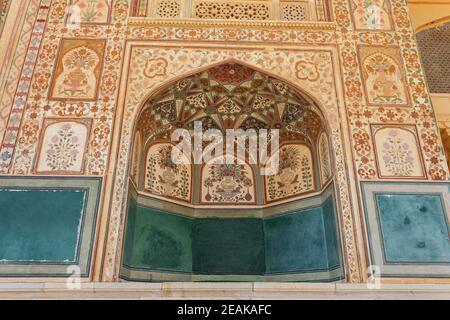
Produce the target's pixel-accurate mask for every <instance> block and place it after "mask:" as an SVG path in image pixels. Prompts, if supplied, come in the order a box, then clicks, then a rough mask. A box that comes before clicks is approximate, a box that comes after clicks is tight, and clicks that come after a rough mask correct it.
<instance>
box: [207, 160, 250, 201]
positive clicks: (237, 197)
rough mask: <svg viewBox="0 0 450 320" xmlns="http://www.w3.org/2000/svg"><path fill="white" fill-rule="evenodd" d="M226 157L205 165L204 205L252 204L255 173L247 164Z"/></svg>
mask: <svg viewBox="0 0 450 320" xmlns="http://www.w3.org/2000/svg"><path fill="white" fill-rule="evenodd" d="M228 160H229V162H230V164H228V163H226V159H225V156H224V157H222V158H216V159H213V160H211V162H209V163H208V164H205V165H204V166H203V168H202V173H201V197H200V201H201V202H202V203H239V204H252V203H255V202H256V199H255V194H256V192H255V190H256V186H255V173H254V172H253V168H252V167H251V166H250V165H249V164H247V163H242V164H240V163H238V162H237V160H236V159H232V161H230V159H228Z"/></svg>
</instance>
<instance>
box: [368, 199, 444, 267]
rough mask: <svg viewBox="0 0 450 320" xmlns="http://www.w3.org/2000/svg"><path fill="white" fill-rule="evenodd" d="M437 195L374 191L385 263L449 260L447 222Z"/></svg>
mask: <svg viewBox="0 0 450 320" xmlns="http://www.w3.org/2000/svg"><path fill="white" fill-rule="evenodd" d="M441 201H442V200H441V196H440V195H425V194H422V195H421V194H417V195H412V194H377V195H376V203H377V207H378V215H379V224H380V229H381V230H380V231H381V234H382V240H383V247H384V259H385V260H386V262H388V263H389V262H391V263H398V262H409V263H423V262H432V263H435V262H450V239H449V229H448V222H447V219H446V216H445V212H444V210H443V207H442V202H441Z"/></svg>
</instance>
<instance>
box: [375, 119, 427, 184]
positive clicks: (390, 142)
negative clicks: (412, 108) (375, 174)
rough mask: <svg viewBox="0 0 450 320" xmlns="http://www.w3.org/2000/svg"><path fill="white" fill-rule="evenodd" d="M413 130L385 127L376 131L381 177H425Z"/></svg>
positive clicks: (409, 128)
mask: <svg viewBox="0 0 450 320" xmlns="http://www.w3.org/2000/svg"><path fill="white" fill-rule="evenodd" d="M375 128H379V127H377V126H375ZM374 130H376V129H374ZM412 130H414V129H412V128H411V127H405V128H396V127H385V128H381V129H378V131H375V142H376V148H377V158H378V162H379V167H380V175H381V176H383V177H423V170H422V163H421V157H420V155H419V151H418V148H417V139H416V136H415V131H412Z"/></svg>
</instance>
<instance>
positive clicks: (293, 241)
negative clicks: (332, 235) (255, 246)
mask: <svg viewBox="0 0 450 320" xmlns="http://www.w3.org/2000/svg"><path fill="white" fill-rule="evenodd" d="M264 233H265V246H266V268H267V270H266V271H267V273H283V272H294V271H313V270H326V269H327V268H328V258H327V248H326V241H325V236H324V225H323V220H322V209H321V207H318V208H313V209H309V210H303V211H300V212H297V213H291V214H286V215H283V216H279V217H274V218H270V219H265V220H264Z"/></svg>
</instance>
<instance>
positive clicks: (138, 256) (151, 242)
mask: <svg viewBox="0 0 450 320" xmlns="http://www.w3.org/2000/svg"><path fill="white" fill-rule="evenodd" d="M128 215H129V216H128V219H129V221H130V222H131V223H129V224H128V226H127V235H126V243H125V248H126V250H131V253H126V255H125V259H124V263H125V264H126V265H128V266H130V267H134V268H145V269H151V270H168V271H181V272H191V271H192V220H191V219H189V218H187V217H182V216H179V215H174V214H168V213H165V212H162V211H158V210H154V209H151V208H146V207H142V206H137V205H136V204H135V203H134V202H133V203H132V204H131V205H130V210H129V214H128ZM132 233H134V234H132ZM130 241H131V242H130Z"/></svg>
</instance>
